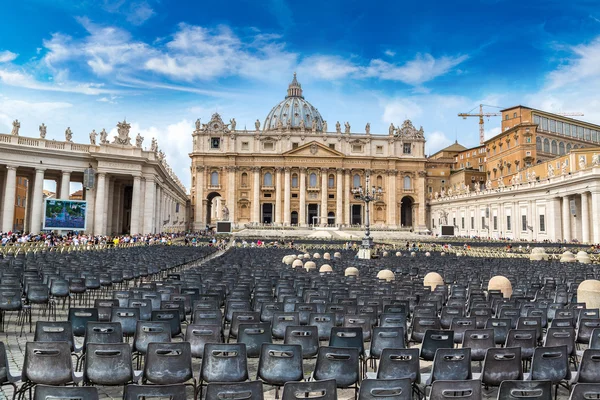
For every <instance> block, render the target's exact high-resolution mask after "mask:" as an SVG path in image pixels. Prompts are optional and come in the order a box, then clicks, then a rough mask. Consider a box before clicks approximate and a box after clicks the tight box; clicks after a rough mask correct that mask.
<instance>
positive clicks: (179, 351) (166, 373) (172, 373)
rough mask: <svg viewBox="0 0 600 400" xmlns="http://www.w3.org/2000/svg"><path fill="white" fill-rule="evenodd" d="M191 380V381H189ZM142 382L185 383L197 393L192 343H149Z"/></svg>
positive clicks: (159, 383) (158, 383) (160, 383)
mask: <svg viewBox="0 0 600 400" xmlns="http://www.w3.org/2000/svg"><path fill="white" fill-rule="evenodd" d="M189 381H191V383H187V382H189ZM142 383H144V384H146V383H151V384H154V385H176V384H185V385H188V386H192V387H193V388H194V393H196V379H195V378H194V374H193V371H192V352H191V348H190V344H189V343H188V342H171V343H149V344H148V350H147V352H146V359H145V361H144V374H143V380H142Z"/></svg>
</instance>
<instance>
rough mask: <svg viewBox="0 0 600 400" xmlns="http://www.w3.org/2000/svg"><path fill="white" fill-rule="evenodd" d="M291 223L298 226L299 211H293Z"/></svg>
mask: <svg viewBox="0 0 600 400" xmlns="http://www.w3.org/2000/svg"><path fill="white" fill-rule="evenodd" d="M290 223H291V224H292V225H298V211H292V220H291V221H290Z"/></svg>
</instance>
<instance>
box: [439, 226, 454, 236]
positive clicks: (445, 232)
mask: <svg viewBox="0 0 600 400" xmlns="http://www.w3.org/2000/svg"><path fill="white" fill-rule="evenodd" d="M441 230H442V236H454V227H453V226H452V225H442V226H441Z"/></svg>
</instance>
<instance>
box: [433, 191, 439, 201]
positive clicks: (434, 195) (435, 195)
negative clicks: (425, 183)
mask: <svg viewBox="0 0 600 400" xmlns="http://www.w3.org/2000/svg"><path fill="white" fill-rule="evenodd" d="M433 197H434V198H435V199H436V200H437V199H438V197H440V194H439V193H438V192H435V193H434V194H433Z"/></svg>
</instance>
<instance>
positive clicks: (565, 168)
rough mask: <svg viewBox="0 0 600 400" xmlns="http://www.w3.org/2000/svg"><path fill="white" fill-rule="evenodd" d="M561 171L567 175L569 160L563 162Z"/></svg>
mask: <svg viewBox="0 0 600 400" xmlns="http://www.w3.org/2000/svg"><path fill="white" fill-rule="evenodd" d="M560 173H561V174H562V175H566V174H567V160H565V161H563V163H562V164H561V166H560Z"/></svg>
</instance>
